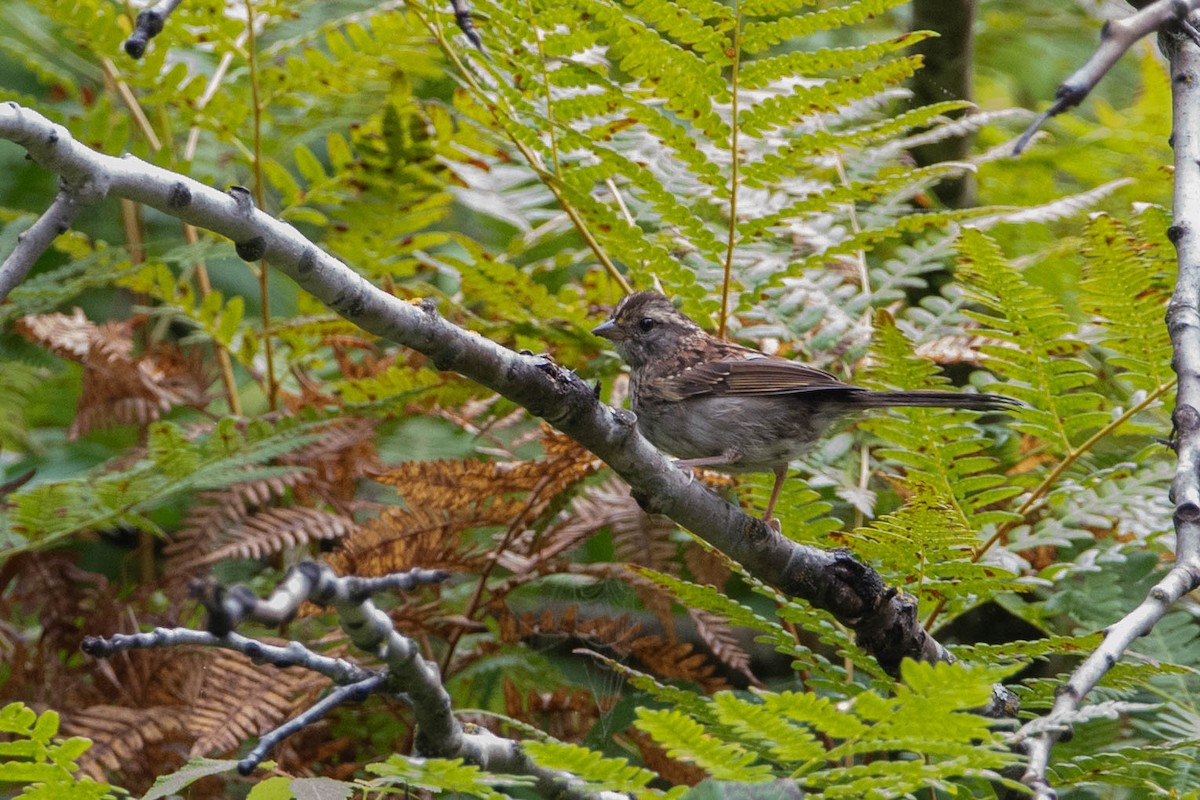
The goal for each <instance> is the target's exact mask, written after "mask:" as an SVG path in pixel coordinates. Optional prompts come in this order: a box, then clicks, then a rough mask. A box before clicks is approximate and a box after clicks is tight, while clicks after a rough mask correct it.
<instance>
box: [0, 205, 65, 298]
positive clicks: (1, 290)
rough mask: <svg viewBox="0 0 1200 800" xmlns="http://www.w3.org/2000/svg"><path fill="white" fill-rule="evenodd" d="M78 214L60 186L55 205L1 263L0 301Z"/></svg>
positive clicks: (19, 238)
mask: <svg viewBox="0 0 1200 800" xmlns="http://www.w3.org/2000/svg"><path fill="white" fill-rule="evenodd" d="M78 211H79V203H78V201H77V200H76V198H75V193H74V192H73V191H72V190H71V189H70V188H69V187H68V186H67V185H66V184H63V186H62V188H60V189H59V191H58V195H57V196H56V197H55V198H54V202H53V203H51V204H50V207H49V208H47V209H46V210H45V212H43V213H42V215H41V216H40V217H38V218H37V219H36V220H35V221H34V223H33V224H32V225H30V226H29V227H28V228H27V229H25V231H23V232H22V233H21V235H19V236H18V237H17V246H16V247H14V248H13V251H12V252H11V253H9V254H8V257H7V258H5V259H4V262H3V263H0V301H2V300H3V299H4V298H5V297H7V296H8V293H9V292H11V291H12V290H13V287H14V286H16V285H17V284H19V283H20V282H21V281H23V280H25V277H26V276H27V275H28V274H29V270H30V269H32V268H33V265H34V264H35V263H36V262H37V260H38V259H39V258H41V256H42V253H44V252H46V249H47V248H49V247H50V244H51V243H52V242H53V241H54V240H55V239H57V238H58V237H59V236H61V235H62V234H64V233H66V232H67V231H68V230H69V229H70V227H71V223H72V222H74V221H75V214H76V213H77V212H78Z"/></svg>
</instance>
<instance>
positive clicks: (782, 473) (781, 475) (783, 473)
mask: <svg viewBox="0 0 1200 800" xmlns="http://www.w3.org/2000/svg"><path fill="white" fill-rule="evenodd" d="M785 478H787V464H783V465H781V466H778V467H776V468H775V485H774V486H772V487H771V499H770V500H768V501H767V513H766V514H763V522H765V523H767V524H768V525H770V526H771V527H772V528H774V529H775V531H776V532H779V531H782V530H783V526H782V525H780V524H779V520H777V519H771V512H773V511H774V510H775V501H776V500H778V499H779V490H780V489H782V488H783V481H784V479H785Z"/></svg>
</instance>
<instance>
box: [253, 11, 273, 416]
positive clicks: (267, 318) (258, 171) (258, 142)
mask: <svg viewBox="0 0 1200 800" xmlns="http://www.w3.org/2000/svg"><path fill="white" fill-rule="evenodd" d="M246 66H247V69H248V70H249V76H248V77H249V80H250V102H251V104H252V105H253V107H254V108H253V110H254V156H253V158H252V159H251V163H252V164H253V167H254V202H255V203H257V204H258V207H259V208H261V209H263V210H266V194H265V190H264V189H263V185H264V183H265V181H264V178H263V168H262V125H263V120H262V109H263V107H262V99H261V98H260V96H259V91H258V90H259V86H258V40H257V37H256V36H255V34H254V2H253V0H246ZM269 277H270V272H268V271H267V262H266V260H265V259H264V260H263V261H262V262H260V263H259V266H258V294H259V303H260V304H261V306H260V307H261V309H262V327H263V355H264V357H265V358H266V362H267V363H266V369H267V406H268V408H270V409H271V411H277V410H278V407H279V384H278V383H277V382H276V381H275V347H274V345H273V344H272V343H271V296H270V292H269V280H268V278H269Z"/></svg>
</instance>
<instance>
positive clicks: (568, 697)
mask: <svg viewBox="0 0 1200 800" xmlns="http://www.w3.org/2000/svg"><path fill="white" fill-rule="evenodd" d="M616 699H617V698H616V696H615V695H614V696H610V697H597V696H596V694H595V692H593V691H592V690H591V689H572V688H570V687H568V686H560V687H558V688H557V689H555V690H554V691H551V692H543V691H538V690H537V689H528V690H526V691H522V690H521V689H520V688H518V687H517V685H516V684H515V683H513V682H512V681H511V680H509V679H508V678H505V680H504V713H505V714H506V715H507V716H509V717H512V718H513V719H516V720H520V721H521V722H524V723H527V724H529V725H532V726H534V727H536V728H537V729H538V730H541V731H543V732H545V733H547V734H549V735H550V736H553V737H554V738H555V739H558V740H559V741H563V742H574V743H579V742H582V741H583V740H584V738H585V737H586V736H587V735H588V734H589V733H590V732H591V730H592V728H593V726H595V724H596V723H597V722H599V721H600V717H601V716H603V715H604V714H605V713H607V712H608V711H609V710H610V709H611V708H612V707H613V705H614V704H615V703H616Z"/></svg>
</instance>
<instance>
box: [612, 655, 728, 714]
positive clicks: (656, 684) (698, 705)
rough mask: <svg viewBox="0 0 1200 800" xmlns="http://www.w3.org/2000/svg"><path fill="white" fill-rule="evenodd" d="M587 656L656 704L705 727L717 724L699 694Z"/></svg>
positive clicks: (710, 706) (711, 705)
mask: <svg viewBox="0 0 1200 800" xmlns="http://www.w3.org/2000/svg"><path fill="white" fill-rule="evenodd" d="M588 655H589V656H590V657H592V658H594V659H595V660H596V661H597V662H599V663H601V664H603V665H604V666H606V667H607V668H608V669H610V670H612V671H613V672H614V673H616V674H618V675H620V676H621V677H622V678H624V679H625V680H627V681H629V683H630V684H631V685H632V686H633V687H634V688H636V689H639V690H641V691H643V692H645V693H646V694H647V695H649V696H650V697H652V698H654V700H655V701H656V702H659V703H662V704H663V705H665V706H667V707H670V708H674V709H676V710H678V711H682V712H683V713H685V714H687V715H688V716H690V717H692V718H693V719H697V720H700V721H701V722H703V723H704V724H706V725H715V724H716V722H717V715H716V711H715V709H714V708H713V704H712V700H710V699H709V698H707V697H705V696H704V695H702V694H700V693H699V692H695V691H690V690H688V689H683V688H680V687H678V686H670V685H668V684H665V683H662V682H661V681H658V680H656V679H655V678H654V677H652V676H650V675H647V674H646V673H644V672H640V671H638V670H636V669H634V668H633V667H630V666H629V665H628V664H624V663H622V662H620V661H617V660H615V659H612V658H609V657H608V656H605V655H602V654H600V653H596V652H590V653H588Z"/></svg>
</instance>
